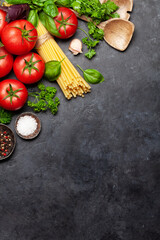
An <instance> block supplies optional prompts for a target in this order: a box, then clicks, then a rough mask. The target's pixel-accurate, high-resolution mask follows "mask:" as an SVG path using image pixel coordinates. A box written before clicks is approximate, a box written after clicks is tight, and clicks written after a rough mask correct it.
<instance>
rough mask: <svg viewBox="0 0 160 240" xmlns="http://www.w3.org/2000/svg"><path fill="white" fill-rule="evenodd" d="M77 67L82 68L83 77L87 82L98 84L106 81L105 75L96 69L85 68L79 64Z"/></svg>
mask: <svg viewBox="0 0 160 240" xmlns="http://www.w3.org/2000/svg"><path fill="white" fill-rule="evenodd" d="M77 67H79V69H81V71H82V72H83V77H84V79H85V80H86V82H88V83H91V84H97V83H101V82H103V81H104V77H103V75H102V74H101V73H100V72H99V71H97V70H96V69H86V70H83V69H82V68H81V67H80V66H79V65H77Z"/></svg>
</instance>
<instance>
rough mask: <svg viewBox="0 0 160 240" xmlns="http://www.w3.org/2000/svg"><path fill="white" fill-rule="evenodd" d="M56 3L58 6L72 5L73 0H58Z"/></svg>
mask: <svg viewBox="0 0 160 240" xmlns="http://www.w3.org/2000/svg"><path fill="white" fill-rule="evenodd" d="M55 3H56V5H57V6H62V7H71V0H56V1H55Z"/></svg>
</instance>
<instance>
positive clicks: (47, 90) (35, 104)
mask: <svg viewBox="0 0 160 240" xmlns="http://www.w3.org/2000/svg"><path fill="white" fill-rule="evenodd" d="M38 89H39V90H40V92H30V93H29V96H31V97H34V101H31V100H29V101H28V102H27V104H28V106H29V107H31V108H33V110H34V111H35V112H41V111H46V110H47V109H49V110H50V111H51V113H52V114H54V115H55V114H56V113H57V111H58V105H59V104H60V101H59V98H57V97H55V95H56V93H57V89H56V88H55V87H49V86H48V87H45V86H44V84H43V83H39V84H38ZM54 97H55V98H54Z"/></svg>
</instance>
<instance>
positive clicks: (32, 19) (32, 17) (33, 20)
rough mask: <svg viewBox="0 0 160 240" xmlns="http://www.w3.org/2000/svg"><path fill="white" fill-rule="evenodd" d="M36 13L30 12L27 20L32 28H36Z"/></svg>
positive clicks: (34, 11) (35, 11)
mask: <svg viewBox="0 0 160 240" xmlns="http://www.w3.org/2000/svg"><path fill="white" fill-rule="evenodd" d="M38 19H39V18H38V13H37V10H30V12H29V15H28V18H27V20H28V21H29V22H30V23H32V24H33V26H35V27H37V26H38Z"/></svg>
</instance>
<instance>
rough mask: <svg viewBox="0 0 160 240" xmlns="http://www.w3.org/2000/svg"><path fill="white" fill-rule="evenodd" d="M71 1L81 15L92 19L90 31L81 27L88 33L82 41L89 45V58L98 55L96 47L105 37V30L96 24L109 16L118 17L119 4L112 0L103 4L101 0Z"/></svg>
mask: <svg viewBox="0 0 160 240" xmlns="http://www.w3.org/2000/svg"><path fill="white" fill-rule="evenodd" d="M71 2H72V3H71V7H72V8H73V9H74V10H75V11H77V12H78V14H79V15H82V14H84V15H85V16H87V17H90V18H91V19H92V21H90V22H89V23H88V24H87V25H88V30H89V31H88V33H86V31H84V30H83V29H81V28H79V29H81V30H82V31H83V32H84V33H85V34H86V35H87V37H85V38H83V39H82V42H83V43H84V44H85V45H87V48H88V52H87V53H85V56H86V57H87V58H88V59H91V58H92V57H93V56H95V55H96V51H95V49H94V48H95V47H96V46H97V44H98V43H99V41H100V40H103V37H104V31H103V30H102V29H99V28H98V27H97V26H96V25H98V24H99V23H100V22H102V21H106V20H108V19H109V18H118V17H119V14H118V13H116V12H115V11H116V10H117V9H118V6H117V5H116V4H115V3H114V2H112V1H110V0H108V1H107V2H105V3H103V4H101V3H100V1H99V0H90V1H88V0H71ZM90 36H91V37H92V38H93V39H95V40H93V39H92V38H91V37H90Z"/></svg>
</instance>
